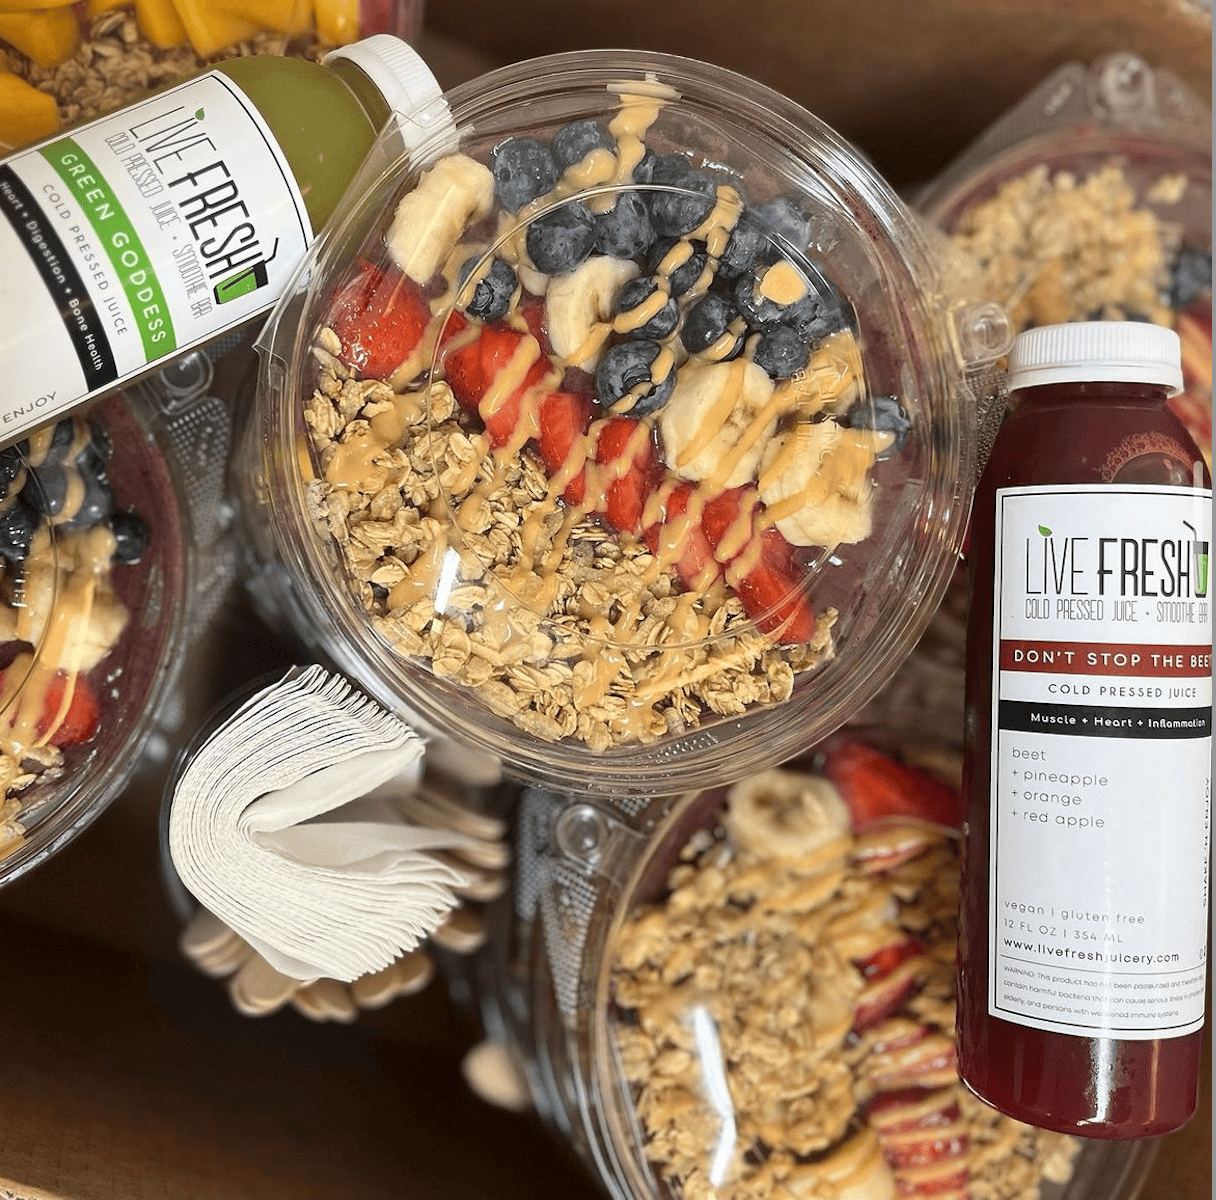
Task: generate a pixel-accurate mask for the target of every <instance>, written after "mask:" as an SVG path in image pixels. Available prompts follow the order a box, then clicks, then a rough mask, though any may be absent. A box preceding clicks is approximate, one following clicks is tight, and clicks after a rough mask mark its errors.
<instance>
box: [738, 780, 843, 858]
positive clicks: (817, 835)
mask: <svg viewBox="0 0 1216 1200" xmlns="http://www.w3.org/2000/svg"><path fill="white" fill-rule="evenodd" d="M726 804H727V808H726V815H725V817H724V818H723V824H724V825H725V826H726V832H727V834H728V836H729V837H730V839H731V841H732V842H734V843H735V845H736V846H738V847H739V848H740V849H742V850H746V851H748V852H749V853H751V854H754V855H756V856H757V857H760V858H802V857H804V856H806V855H809V854H812V853H814V852H815V851H816V850H818V849H820V848H821V847H823V846H826V845H828V844H829V843H830V842H833V841H836V840H837V839H839V838H842V837H846V836H848V834H849V830H850V823H849V810H848V809H847V808H846V807H845V803H844V801H843V800H842V799H841V798H840V793H839V792H838V791H837V790H836V788H835V787H834V786H833V784H832V783H831V782H830V781H829V780H827V779H825V778H824V777H823V776H821V775H805V774H802V773H801V772H798V771H787V770H781V769H777V768H774V769H773V770H769V771H761V772H760V773H759V774H758V775H752V776H750V777H749V778H747V779H744V780H743V781H742V782H740V783H737V784H735V786H734V787H732V788H731V789H730V790H729V791H728V792H727V793H726Z"/></svg>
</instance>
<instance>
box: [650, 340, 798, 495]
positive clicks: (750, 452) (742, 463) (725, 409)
mask: <svg viewBox="0 0 1216 1200" xmlns="http://www.w3.org/2000/svg"><path fill="white" fill-rule="evenodd" d="M772 400H773V381H772V380H771V379H770V378H769V377H768V374H767V373H766V372H765V371H764V369H763V368H762V367H758V366H756V364H755V363H754V362H752V361H751V360H750V359H746V358H737V359H735V360H734V361H733V362H728V363H700V364H695V365H690V366H685V367H684V368H683V369H682V370H681V371H680V373H679V375H678V376H677V378H676V386H675V388H674V390H673V391H672V393H671V396H670V397H669V398H668V401H667V403H666V404H665V405H664V406H663V409H662V411H661V412H660V414H659V429H660V431H661V432H662V434H663V444H664V446H665V447H666V452H667V462H668V465H669V466H670V467H671V469H672V470H673V471H674V472H675V473H676V474H677V475H679V476H681V477H682V478H684V479H694V480H707V481H709V482H710V483H711V484H712V485H713V486H714V487H716V488H718V489H722V490H724V489H726V488H733V487H740V486H741V485H742V484H745V483H747V482H748V481H749V480H750V479H752V478H753V477H754V476H755V474H756V468H757V467H758V466H759V464H760V459H761V455H762V454H763V453H764V448H765V446H766V445H767V443H768V442H769V440H770V439H771V438H772V436H773V433H774V432H775V431H776V428H777V419H778V417H779V416H780V415H781V409H782V406H781V405H780V404H773V403H772Z"/></svg>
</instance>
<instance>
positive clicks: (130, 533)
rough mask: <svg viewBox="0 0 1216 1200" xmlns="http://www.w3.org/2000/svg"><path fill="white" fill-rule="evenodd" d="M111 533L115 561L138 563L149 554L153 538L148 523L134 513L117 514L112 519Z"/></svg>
mask: <svg viewBox="0 0 1216 1200" xmlns="http://www.w3.org/2000/svg"><path fill="white" fill-rule="evenodd" d="M110 532H111V533H113V534H114V561H115V562H116V563H136V562H139V560H140V559H141V558H143V556H144V554H145V553H146V552H147V549H148V543H149V542H150V541H151V536H150V534H149V533H148V525H147V522H145V521H144V519H143V518H142V517H141V516H140V515H139V514H138V513H133V512H116V513H114V514H113V515H112V516H111V517H110Z"/></svg>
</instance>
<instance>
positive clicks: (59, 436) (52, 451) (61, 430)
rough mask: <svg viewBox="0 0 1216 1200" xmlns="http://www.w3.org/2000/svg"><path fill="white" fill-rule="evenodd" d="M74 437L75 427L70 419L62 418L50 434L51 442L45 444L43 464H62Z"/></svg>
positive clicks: (65, 459)
mask: <svg viewBox="0 0 1216 1200" xmlns="http://www.w3.org/2000/svg"><path fill="white" fill-rule="evenodd" d="M75 436H76V425H75V422H73V420H72V418H71V417H64V418H63V420H62V421H60V422H58V424H56V426H55V428H54V430H53V431H52V432H51V440H50V442H49V443H48V444H47V448H46V455H45V456H44V457H43V460H42V461H43V462H44V463H64V462H66V461H67V452H68V448H69V447H70V446H71V444H72V439H73V438H75Z"/></svg>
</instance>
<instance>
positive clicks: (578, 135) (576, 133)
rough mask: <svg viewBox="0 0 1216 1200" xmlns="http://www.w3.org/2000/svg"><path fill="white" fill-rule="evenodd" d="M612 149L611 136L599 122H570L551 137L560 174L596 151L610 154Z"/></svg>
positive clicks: (613, 146) (613, 147)
mask: <svg viewBox="0 0 1216 1200" xmlns="http://www.w3.org/2000/svg"><path fill="white" fill-rule="evenodd" d="M614 149H615V143H614V142H613V140H612V134H610V133H609V132H608V130H607V129H605V128H604V126H603V125H601V124H600V122H599V121H592V120H585V121H571V122H570V123H569V124H568V125H563V126H562V127H561V128H560V129H559V130H558V131H557V132H556V133H555V134H554V135H553V146H552V150H553V158H554V160H555V161H556V163H557V167H558V170H559V171H562V172H565V171H568V170H569V169H570V168H571V167H573V166H574V165H575V164H577V163H581V162H582V161H583V159H585V158H586V157H587V155H589V154H591V153H593V152H594V151H596V150H605V151H607V152H608V153H612V151H613V150H614ZM546 190H548V189H546Z"/></svg>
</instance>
